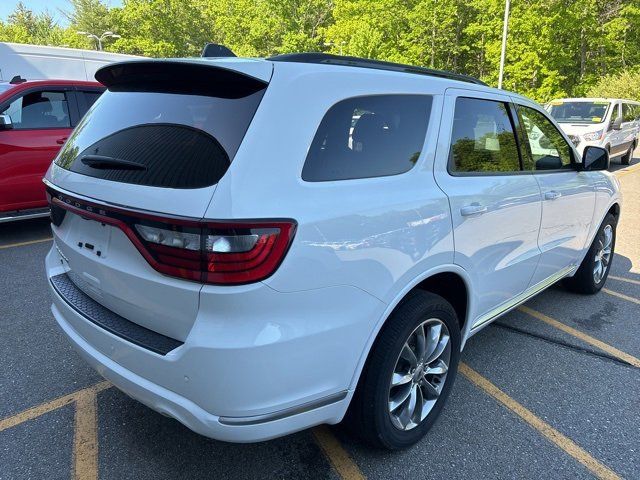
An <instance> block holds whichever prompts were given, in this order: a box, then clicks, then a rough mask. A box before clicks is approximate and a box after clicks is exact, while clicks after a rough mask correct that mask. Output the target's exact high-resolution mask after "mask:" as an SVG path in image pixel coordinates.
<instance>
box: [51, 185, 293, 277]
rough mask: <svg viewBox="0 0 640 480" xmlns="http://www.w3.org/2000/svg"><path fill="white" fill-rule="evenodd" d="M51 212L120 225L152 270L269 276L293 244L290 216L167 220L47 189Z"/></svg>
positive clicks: (185, 274)
mask: <svg viewBox="0 0 640 480" xmlns="http://www.w3.org/2000/svg"><path fill="white" fill-rule="evenodd" d="M48 193H49V195H50V203H51V206H52V211H53V210H57V209H64V210H69V211H71V212H73V213H76V214H78V215H80V216H82V217H86V218H91V219H94V220H97V221H99V222H102V223H108V224H110V225H114V226H116V227H118V228H120V229H121V230H122V231H123V232H124V233H125V234H126V235H127V236H128V237H129V239H130V240H131V242H132V243H133V244H134V245H135V246H136V248H137V249H138V250H139V251H140V253H141V254H142V256H143V257H144V258H145V259H146V260H147V262H149V264H150V265H151V267H153V268H154V269H155V270H157V271H159V272H161V273H164V274H165V275H170V276H173V277H179V278H185V279H188V280H194V281H199V282H204V283H211V284H218V285H238V284H243V283H252V282H257V281H260V280H263V279H265V278H267V277H269V276H270V275H272V274H273V273H274V272H275V271H276V269H277V268H278V266H279V265H280V263H281V262H282V260H283V259H284V256H285V254H286V253H287V250H288V248H289V245H290V244H291V241H292V239H293V235H294V233H295V229H296V223H295V222H294V221H293V220H273V221H271V220H255V221H253V220H251V221H239V222H212V221H205V220H202V221H198V220H191V219H182V218H177V219H176V218H165V217H159V216H155V215H148V214H144V213H138V212H132V211H129V210H122V209H119V208H115V207H113V208H112V207H106V206H103V205H96V204H92V203H90V202H86V201H84V200H78V199H76V198H72V197H69V196H67V195H64V194H60V193H58V192H56V191H55V190H53V189H48Z"/></svg>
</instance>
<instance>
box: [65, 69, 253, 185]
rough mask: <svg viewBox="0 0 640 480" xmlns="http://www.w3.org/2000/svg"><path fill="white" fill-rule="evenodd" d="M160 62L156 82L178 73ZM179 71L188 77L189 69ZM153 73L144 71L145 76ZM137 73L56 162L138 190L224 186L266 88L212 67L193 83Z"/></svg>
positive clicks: (92, 113)
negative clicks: (224, 180) (217, 184)
mask: <svg viewBox="0 0 640 480" xmlns="http://www.w3.org/2000/svg"><path fill="white" fill-rule="evenodd" d="M156 65H158V66H157V67H155V66H152V67H153V68H160V69H161V70H159V71H158V73H157V74H156V72H152V73H153V75H151V77H152V80H157V79H158V78H160V79H162V75H165V76H167V77H171V75H172V74H173V70H166V71H165V70H162V69H165V66H164V64H156ZM172 67H173V66H172ZM179 67H180V68H181V70H180V71H181V72H183V71H184V70H185V68H187V67H188V65H187V67H184V66H179ZM125 68H126V67H125ZM145 68H146V65H142V66H140V67H139V69H140V70H141V71H142V72H143V73H145V70H144V69H145ZM134 73H135V74H136V75H139V76H138V77H135V76H134V77H133V80H131V81H130V82H128V83H127V82H124V81H123V82H122V83H119V84H117V85H113V86H111V87H109V90H107V91H106V92H105V93H103V94H102V96H101V97H100V101H99V102H97V103H96V104H95V105H94V107H93V108H91V109H90V110H89V111H88V113H87V114H86V115H85V116H84V118H83V119H82V121H81V122H80V124H79V125H78V126H77V128H76V129H75V130H74V132H73V133H72V135H71V136H70V137H69V140H68V141H67V143H66V144H65V146H64V148H63V149H62V151H61V152H60V153H59V155H58V157H57V158H56V160H55V163H56V164H57V165H59V166H60V167H62V168H65V169H68V170H71V171H73V172H76V173H81V174H83V175H88V176H91V177H96V178H102V179H105V180H109V181H114V182H122V183H132V184H137V185H146V186H154V187H165V188H184V189H188V188H203V187H207V186H211V185H214V184H215V183H217V182H218V181H219V180H220V178H222V176H223V175H224V174H225V172H226V171H227V169H228V167H229V165H230V163H231V161H232V160H233V157H234V156H235V154H236V152H237V150H238V148H239V146H240V143H241V142H242V139H243V138H244V134H245V132H246V131H247V128H248V127H249V124H250V123H251V120H252V119H253V115H254V113H255V111H256V109H257V108H258V105H259V104H260V101H261V99H262V96H263V94H264V91H265V89H266V83H262V82H258V81H255V82H253V83H251V84H250V85H249V86H248V87H246V88H245V87H243V88H239V87H238V85H239V84H240V85H242V81H241V80H239V79H238V77H239V76H240V74H237V73H235V72H231V71H225V72H223V73H219V71H218V70H217V69H211V68H207V67H205V68H202V69H201V70H200V71H198V72H197V74H198V75H197V76H196V77H195V79H194V82H193V83H189V82H190V80H188V79H187V80H185V79H186V78H187V77H185V78H183V79H181V80H179V79H177V78H176V77H173V78H168V79H167V82H166V83H161V84H154V83H152V82H150V80H149V76H144V77H142V76H141V74H140V72H139V71H135V72H134ZM183 73H184V72H183ZM140 78H142V80H140ZM189 78H190V77H189ZM197 81H200V82H202V83H203V85H200V84H198V83H196V82H197ZM245 83H248V82H245ZM185 85H186V87H185ZM178 87H180V88H178ZM187 87H188V88H187ZM84 95H85V96H87V95H88V93H86V92H85V93H84Z"/></svg>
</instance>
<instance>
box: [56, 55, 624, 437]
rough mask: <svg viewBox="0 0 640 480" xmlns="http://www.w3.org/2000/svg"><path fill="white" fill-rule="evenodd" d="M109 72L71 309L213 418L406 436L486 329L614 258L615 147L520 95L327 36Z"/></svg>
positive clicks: (71, 322) (84, 351)
mask: <svg viewBox="0 0 640 480" xmlns="http://www.w3.org/2000/svg"><path fill="white" fill-rule="evenodd" d="M96 77H97V79H98V80H99V81H100V82H101V83H103V84H104V85H105V86H106V87H107V89H108V90H107V92H106V93H105V94H104V95H103V96H102V97H101V98H100V99H99V100H98V101H97V102H96V104H95V105H94V106H93V108H92V109H91V110H90V111H89V113H88V114H87V116H86V117H85V118H84V119H83V120H82V122H81V124H80V125H79V126H78V127H77V128H76V130H75V131H74V132H73V134H72V135H71V136H70V138H69V141H68V142H67V143H66V144H65V146H64V148H63V149H62V151H61V152H60V154H59V155H58V157H57V158H56V160H55V162H54V164H53V165H52V166H51V168H50V169H49V171H48V173H47V176H46V180H45V182H46V185H47V190H48V194H49V199H50V203H51V208H52V229H53V235H54V245H53V247H52V249H51V251H50V252H49V254H48V256H47V258H46V271H47V275H48V278H49V280H50V286H51V291H52V296H53V306H52V311H53V314H54V316H55V319H56V320H57V322H58V323H59V325H60V327H61V328H62V330H64V332H65V333H66V335H67V336H68V337H69V339H70V341H71V342H72V343H73V344H74V345H75V347H76V348H77V349H78V351H79V352H80V353H81V355H82V356H83V357H84V358H85V359H86V360H87V361H88V362H89V363H90V364H91V365H93V366H94V367H95V369H96V370H97V371H98V372H100V374H101V375H103V376H104V377H105V378H107V379H108V380H110V381H111V382H113V384H115V385H116V386H117V387H118V388H120V389H122V390H123V391H124V392H126V393H127V394H129V395H130V396H132V397H133V398H136V399H138V400H139V401H141V402H142V403H144V404H146V405H148V406H149V407H151V408H153V409H155V410H157V411H159V412H161V413H163V414H165V415H169V416H171V417H173V418H176V419H177V420H179V421H180V422H182V423H183V424H185V425H186V426H188V427H189V428H191V429H193V430H195V431H196V432H199V433H201V434H204V435H207V436H210V437H213V438H217V439H221V440H226V441H232V442H250V441H258V440H265V439H269V438H273V437H277V436H280V435H284V434H287V433H291V432H295V431H298V430H301V429H305V428H307V427H311V426H313V425H317V424H321V423H329V424H335V423H338V422H340V421H341V420H342V419H343V418H344V417H345V416H346V418H347V419H348V421H349V422H350V424H351V425H353V426H354V427H355V428H354V431H356V432H357V433H358V434H359V435H361V436H362V437H363V438H364V439H366V440H367V441H368V442H370V443H372V444H374V445H378V446H383V447H386V448H402V447H407V446H409V445H411V444H413V443H414V442H416V441H418V440H419V439H420V438H421V437H422V436H423V435H424V434H425V433H426V431H427V430H428V429H429V428H430V427H431V425H432V424H433V422H434V421H435V419H436V417H437V416H438V413H439V412H440V410H441V409H442V406H443V404H444V402H445V400H446V398H447V396H448V395H449V392H450V391H451V387H452V384H453V381H454V379H455V376H456V371H457V366H458V360H459V358H460V352H461V349H462V348H463V347H464V345H465V342H466V341H467V340H468V339H469V337H470V336H472V335H473V334H475V333H476V332H478V331H479V330H480V329H482V328H484V327H485V326H487V325H488V324H489V323H490V322H491V321H493V320H494V319H496V318H497V317H499V316H500V315H502V314H504V313H506V312H508V311H509V310H511V309H513V308H514V307H516V306H517V305H518V304H520V303H522V302H524V301H526V300H527V299H528V298H530V297H531V296H533V295H535V294H537V293H539V292H540V291H542V290H543V289H545V288H546V287H548V286H550V285H552V284H553V283H555V282H557V281H559V280H561V279H564V281H565V284H566V285H567V287H569V288H571V289H572V290H575V291H578V292H583V293H594V292H597V291H598V290H599V289H600V288H601V287H602V285H603V284H604V282H605V280H606V278H607V274H608V271H609V267H610V262H611V259H612V256H613V249H614V245H615V229H616V224H617V221H618V217H619V215H620V195H619V192H618V184H617V182H616V180H615V178H614V177H613V176H612V175H611V174H609V173H608V172H606V169H607V167H608V161H609V158H608V154H607V152H606V151H605V150H604V149H601V148H597V147H588V148H585V151H584V158H582V159H581V158H579V157H578V154H577V152H576V151H575V149H574V148H573V146H572V145H571V143H570V142H569V140H568V139H567V137H566V136H565V135H564V134H563V133H561V131H560V130H559V128H558V126H557V125H556V123H555V122H554V121H553V120H551V119H550V118H549V117H548V115H547V113H546V112H545V110H544V109H543V108H542V107H540V106H539V105H538V104H536V103H534V102H532V101H530V100H528V99H526V98H523V97H521V96H518V95H515V94H511V93H507V92H505V91H502V90H496V89H493V88H489V87H487V86H485V85H484V84H482V83H481V82H479V81H477V80H475V79H472V78H469V77H465V76H462V75H454V74H448V73H445V72H439V71H433V70H428V69H420V68H416V67H408V66H404V65H398V64H390V63H384V62H376V61H371V60H362V59H357V58H348V57H337V56H332V55H324V54H291V55H282V56H278V57H273V58H270V59H265V60H255V59H253V60H251V59H185V60H156V61H154V60H140V61H133V62H127V63H119V64H114V65H109V66H107V67H104V68H102V69H101V70H100V71H99V72H98V73H97V74H96ZM534 137H535V138H534ZM534 143H535V144H536V145H543V147H544V148H543V149H542V150H540V149H539V148H532V144H534Z"/></svg>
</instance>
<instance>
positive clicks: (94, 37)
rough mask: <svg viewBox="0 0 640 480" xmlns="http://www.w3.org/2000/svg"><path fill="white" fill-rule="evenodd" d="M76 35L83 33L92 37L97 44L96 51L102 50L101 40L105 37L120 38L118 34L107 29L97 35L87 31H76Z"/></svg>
mask: <svg viewBox="0 0 640 480" xmlns="http://www.w3.org/2000/svg"><path fill="white" fill-rule="evenodd" d="M76 33H77V34H78V35H84V36H85V37H87V38H93V39H94V40H95V41H96V44H97V45H98V51H102V41H103V40H104V39H105V38H120V35H118V34H116V33H113V32H111V31H107V32H104V33H103V34H102V35H100V36H97V35H95V34H93V33H89V32H76Z"/></svg>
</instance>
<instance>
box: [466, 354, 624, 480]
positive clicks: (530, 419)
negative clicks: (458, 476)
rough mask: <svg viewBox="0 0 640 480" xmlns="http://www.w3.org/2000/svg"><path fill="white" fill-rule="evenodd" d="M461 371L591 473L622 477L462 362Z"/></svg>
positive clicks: (610, 477) (616, 477) (599, 475)
mask: <svg viewBox="0 0 640 480" xmlns="http://www.w3.org/2000/svg"><path fill="white" fill-rule="evenodd" d="M460 373H461V374H462V375H464V376H465V377H466V378H468V379H469V380H470V381H471V382H472V383H473V384H474V385H476V386H477V387H479V388H481V389H482V390H484V391H485V392H486V393H488V394H489V395H490V396H492V397H493V398H494V399H496V400H497V401H498V402H500V403H502V404H503V405H504V406H505V407H507V408H508V409H509V410H511V411H512V412H513V413H515V414H516V415H518V416H519V417H520V418H521V419H522V420H524V421H525V422H526V423H528V424H529V426H531V427H532V428H534V429H535V430H536V431H538V432H539V433H540V434H542V435H543V436H544V437H545V438H547V440H549V441H551V442H552V443H554V444H555V445H556V446H557V447H558V448H560V449H561V450H563V451H564V452H566V453H567V454H568V455H570V456H572V457H573V458H574V459H576V460H577V461H578V462H580V463H581V464H582V465H584V466H585V467H587V469H589V471H591V473H593V474H594V475H595V476H596V477H597V478H600V479H607V480H609V479H611V480H614V479H615V480H617V479H620V478H621V477H619V476H618V475H617V474H616V473H615V472H614V471H613V470H611V469H609V468H608V467H607V466H605V465H604V464H602V463H600V462H599V461H598V460H596V459H595V458H593V457H592V456H591V455H590V454H589V453H588V452H587V451H586V450H584V449H583V448H581V447H580V446H579V445H577V444H576V443H575V442H574V441H573V440H571V439H569V438H568V437H566V436H565V435H563V434H562V433H560V432H559V431H558V430H556V429H555V428H553V427H552V426H551V425H549V424H548V423H546V422H545V421H544V420H542V419H540V418H539V417H537V416H536V415H535V414H534V413H533V412H531V410H528V409H527V408H525V407H524V406H522V405H521V404H520V403H518V402H517V401H515V400H514V399H513V398H511V397H510V396H509V395H507V394H506V393H504V392H503V391H502V390H500V389H499V388H498V387H496V386H495V385H494V384H493V383H491V382H490V381H489V380H487V379H486V378H484V377H483V376H482V375H480V374H479V373H478V372H476V371H475V370H473V369H472V368H470V367H469V366H468V365H466V364H465V363H460Z"/></svg>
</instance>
